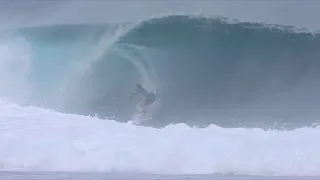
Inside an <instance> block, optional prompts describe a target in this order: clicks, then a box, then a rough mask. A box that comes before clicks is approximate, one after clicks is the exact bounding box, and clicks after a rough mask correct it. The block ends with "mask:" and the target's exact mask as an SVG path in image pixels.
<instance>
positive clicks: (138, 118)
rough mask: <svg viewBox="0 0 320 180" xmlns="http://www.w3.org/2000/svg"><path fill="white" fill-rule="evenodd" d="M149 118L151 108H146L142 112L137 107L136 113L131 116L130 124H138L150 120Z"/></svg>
mask: <svg viewBox="0 0 320 180" xmlns="http://www.w3.org/2000/svg"><path fill="white" fill-rule="evenodd" d="M151 117H152V111H151V108H149V107H146V109H145V111H144V112H143V109H142V108H141V107H140V106H139V105H137V107H136V111H135V112H134V114H133V116H132V122H133V123H135V124H140V123H142V122H144V121H147V120H150V119H151Z"/></svg>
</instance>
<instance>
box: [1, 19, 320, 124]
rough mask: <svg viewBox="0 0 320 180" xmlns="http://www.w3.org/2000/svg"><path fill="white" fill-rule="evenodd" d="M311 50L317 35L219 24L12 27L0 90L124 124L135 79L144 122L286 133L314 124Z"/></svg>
mask: <svg viewBox="0 0 320 180" xmlns="http://www.w3.org/2000/svg"><path fill="white" fill-rule="evenodd" d="M319 50H320V39H319V35H318V34H315V33H310V32H297V31H296V30H295V29H294V28H293V27H285V26H279V25H275V26H269V25H268V26H267V25H264V24H259V23H245V22H242V23H240V22H234V23H230V22H227V21H226V20H225V19H222V18H203V17H190V16H168V17H162V18H158V19H151V20H148V21H143V22H141V23H139V24H134V23H128V24H82V25H55V26H43V27H34V28H27V29H16V30H10V31H8V32H4V33H2V36H1V40H0V51H1V53H0V54H1V56H2V57H1V59H2V60H1V63H3V64H4V65H3V66H2V67H3V71H2V72H3V74H2V77H1V79H0V81H1V83H2V84H5V86H4V87H3V88H2V89H1V93H2V95H5V96H7V97H10V98H12V99H15V100H17V101H19V102H20V103H23V104H32V105H37V106H42V107H47V108H51V109H55V110H58V111H61V112H70V113H77V114H81V115H97V116H99V117H108V118H109V119H111V118H114V119H116V120H118V121H124V122H126V121H128V120H130V119H131V117H132V114H133V112H134V110H135V106H136V103H137V101H138V100H135V101H133V102H130V101H129V98H130V95H131V93H132V92H133V91H134V90H135V85H136V83H139V82H141V83H142V85H143V86H144V87H145V88H146V89H147V90H149V91H153V92H156V94H157V96H158V100H157V102H156V104H155V108H154V114H153V119H152V120H151V121H148V122H147V123H146V124H145V125H150V126H154V127H162V126H165V125H167V124H169V123H186V124H188V125H192V126H198V127H202V126H207V125H209V124H216V125H219V126H223V127H239V126H255V127H263V128H264V127H270V126H273V127H276V128H278V127H283V126H285V127H287V128H294V127H301V126H308V125H312V124H313V123H315V122H316V121H317V120H318V117H319V111H317V109H318V107H319V105H320V103H319V102H320V97H319V96H318V95H317V94H318V92H319V90H320V71H319V70H318V69H319V68H320V62H319V61H317V59H318V57H319V55H320V51H319ZM12 60H14V61H12Z"/></svg>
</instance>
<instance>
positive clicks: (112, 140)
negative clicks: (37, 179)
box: [0, 100, 320, 175]
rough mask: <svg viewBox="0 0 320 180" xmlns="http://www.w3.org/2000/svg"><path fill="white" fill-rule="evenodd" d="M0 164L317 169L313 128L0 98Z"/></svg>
mask: <svg viewBox="0 0 320 180" xmlns="http://www.w3.org/2000/svg"><path fill="white" fill-rule="evenodd" d="M0 110H1V113H0V124H1V125H0V142H1V143H0V170H32V171H41V170H43V171H106V172H143V173H169V174H183V173H191V174H193V173H230V172H232V173H235V174H247V175H257V174H267V175H320V173H319V172H320V169H319V167H320V156H319V153H318V150H319V144H318V143H316V142H317V140H318V138H317V137H319V135H320V129H319V128H300V129H296V130H294V131H273V130H269V131H264V130H262V129H243V128H231V129H224V128H220V127H218V126H210V127H207V128H202V129H193V128H190V127H188V126H186V125H182V124H181V125H171V126H167V127H166V128H163V129H155V128H149V127H139V126H134V125H132V124H131V123H119V122H116V121H109V120H108V121H104V120H101V119H98V118H96V117H85V116H80V115H74V114H63V113H59V112H55V111H53V110H48V109H42V108H38V107H21V106H18V105H15V104H12V103H9V102H7V101H4V100H1V101H0Z"/></svg>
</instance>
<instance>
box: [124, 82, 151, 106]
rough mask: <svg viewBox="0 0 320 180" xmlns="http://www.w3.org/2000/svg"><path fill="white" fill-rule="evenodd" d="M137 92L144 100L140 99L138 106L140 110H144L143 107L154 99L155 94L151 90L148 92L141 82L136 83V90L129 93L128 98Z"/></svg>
mask: <svg viewBox="0 0 320 180" xmlns="http://www.w3.org/2000/svg"><path fill="white" fill-rule="evenodd" d="M137 94H141V95H142V96H143V97H144V101H142V102H141V103H140V104H139V106H140V108H141V109H142V112H144V111H145V108H146V107H147V106H149V105H151V104H153V103H154V102H155V101H156V95H155V94H154V93H153V92H148V91H147V90H145V89H143V88H142V86H141V84H137V90H136V92H134V93H133V94H132V95H131V98H130V100H132V98H133V97H134V96H136V95H137Z"/></svg>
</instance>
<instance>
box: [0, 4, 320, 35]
mask: <svg viewBox="0 0 320 180" xmlns="http://www.w3.org/2000/svg"><path fill="white" fill-rule="evenodd" d="M200 12H201V13H202V14H205V15H219V16H225V17H229V18H236V19H239V20H241V21H255V22H265V23H277V24H285V25H295V26H298V27H300V28H308V29H310V30H320V21H319V20H318V18H319V17H320V1H318V0H242V1H240V0H203V1H201V0H193V1H191V0H152V1H150V0H105V1H104V0H6V1H3V0H2V1H0V27H1V28H10V27H19V26H34V25H41V24H57V23H58V24H60V23H84V22H127V21H131V22H132V21H138V20H142V19H147V18H150V17H154V16H159V15H164V14H193V13H200Z"/></svg>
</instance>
